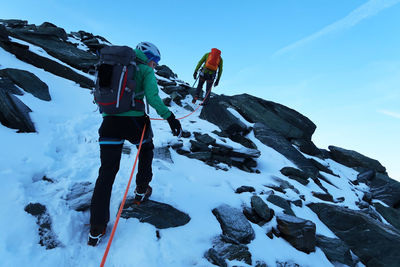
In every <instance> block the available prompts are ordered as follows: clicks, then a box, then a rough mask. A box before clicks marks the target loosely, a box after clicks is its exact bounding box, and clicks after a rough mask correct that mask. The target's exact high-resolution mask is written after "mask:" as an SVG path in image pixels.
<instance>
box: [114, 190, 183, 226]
mask: <svg viewBox="0 0 400 267" xmlns="http://www.w3.org/2000/svg"><path fill="white" fill-rule="evenodd" d="M121 217H122V218H125V219H129V218H137V219H139V221H140V222H146V223H150V224H152V225H154V226H155V227H156V228H158V229H165V228H171V227H178V226H182V225H185V224H187V223H188V222H189V221H190V217H189V215H187V214H186V213H184V212H182V211H179V210H177V209H176V208H174V207H172V206H171V205H168V204H165V203H160V202H156V201H153V200H147V201H145V202H142V203H141V204H140V205H137V204H135V203H134V199H133V198H128V199H127V200H126V202H125V205H124V208H123V210H122V213H121Z"/></svg>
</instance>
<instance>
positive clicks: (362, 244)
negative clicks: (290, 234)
mask: <svg viewBox="0 0 400 267" xmlns="http://www.w3.org/2000/svg"><path fill="white" fill-rule="evenodd" d="M308 206H309V207H310V208H311V209H312V210H313V211H314V212H315V213H316V214H317V215H318V217H319V219H320V220H321V221H322V222H323V223H324V224H325V225H326V226H327V227H328V228H329V229H330V230H331V231H332V232H334V233H335V235H336V236H338V237H339V238H340V239H341V240H343V241H344V242H345V243H346V244H347V245H348V246H349V247H350V249H351V251H352V252H353V253H354V254H356V255H357V256H358V257H359V258H360V260H361V262H362V263H363V264H365V265H366V266H385V267H388V266H391V267H395V266H398V263H399V262H400V254H399V252H398V248H399V247H400V232H399V231H397V230H396V229H395V228H393V227H390V226H387V225H385V224H383V223H381V222H379V221H376V220H374V219H372V218H371V217H369V216H368V215H366V214H364V213H363V212H361V211H356V210H350V209H347V208H344V207H339V206H336V205H330V204H325V203H313V204H309V205H308Z"/></svg>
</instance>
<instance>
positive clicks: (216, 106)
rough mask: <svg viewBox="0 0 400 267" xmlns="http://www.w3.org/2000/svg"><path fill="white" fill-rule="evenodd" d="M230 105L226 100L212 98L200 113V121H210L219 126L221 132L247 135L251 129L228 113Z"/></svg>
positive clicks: (216, 97)
mask: <svg viewBox="0 0 400 267" xmlns="http://www.w3.org/2000/svg"><path fill="white" fill-rule="evenodd" d="M228 107H229V104H227V102H226V98H223V97H220V96H214V97H213V98H210V100H209V101H208V104H207V106H205V107H204V108H203V109H202V110H201V113H200V119H203V120H206V121H209V122H211V123H213V124H215V125H217V126H218V127H219V128H220V129H221V131H223V132H225V133H227V134H229V135H233V134H247V133H248V132H249V129H248V128H247V126H246V125H245V124H244V123H243V122H241V121H240V120H239V119H238V118H237V117H235V116H234V115H232V113H231V112H229V111H228V109H227V108H228Z"/></svg>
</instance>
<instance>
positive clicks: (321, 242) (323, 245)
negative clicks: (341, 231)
mask: <svg viewBox="0 0 400 267" xmlns="http://www.w3.org/2000/svg"><path fill="white" fill-rule="evenodd" d="M317 247H319V248H320V249H322V251H323V252H324V253H325V256H326V257H327V258H328V260H329V261H330V262H332V264H337V263H342V264H346V265H347V266H351V267H353V266H355V263H354V261H353V258H352V256H351V252H350V249H349V247H348V246H347V245H346V243H344V242H343V241H342V240H340V239H339V238H331V237H326V236H323V235H317Z"/></svg>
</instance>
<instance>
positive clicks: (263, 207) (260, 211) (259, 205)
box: [250, 196, 274, 222]
mask: <svg viewBox="0 0 400 267" xmlns="http://www.w3.org/2000/svg"><path fill="white" fill-rule="evenodd" d="M250 202H251V207H252V208H253V209H254V211H255V212H256V213H257V215H258V216H260V217H261V218H262V219H263V220H265V221H266V222H269V221H270V220H271V219H272V218H273V217H274V211H273V210H272V209H270V208H269V207H268V205H267V204H266V203H265V202H264V201H263V200H262V199H261V198H260V197H259V196H252V197H251V201H250Z"/></svg>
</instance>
